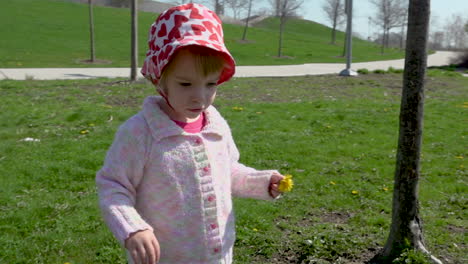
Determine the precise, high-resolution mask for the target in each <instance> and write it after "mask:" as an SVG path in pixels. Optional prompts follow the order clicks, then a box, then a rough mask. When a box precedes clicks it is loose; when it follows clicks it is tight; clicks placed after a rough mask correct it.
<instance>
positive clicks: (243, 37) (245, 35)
mask: <svg viewBox="0 0 468 264" xmlns="http://www.w3.org/2000/svg"><path fill="white" fill-rule="evenodd" d="M251 11H252V0H249V10H248V11H247V18H246V19H245V26H244V33H243V34H242V40H245V38H246V37H247V29H248V28H249V19H250V12H251Z"/></svg>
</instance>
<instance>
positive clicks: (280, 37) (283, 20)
mask: <svg viewBox="0 0 468 264" xmlns="http://www.w3.org/2000/svg"><path fill="white" fill-rule="evenodd" d="M285 20H286V18H285V17H284V16H281V17H280V32H279V42H278V57H279V58H281V56H283V52H282V49H283V30H284V23H285Z"/></svg>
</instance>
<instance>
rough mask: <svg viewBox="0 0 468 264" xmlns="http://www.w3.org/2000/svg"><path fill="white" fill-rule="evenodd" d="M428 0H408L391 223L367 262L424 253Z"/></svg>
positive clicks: (378, 261)
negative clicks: (422, 172)
mask: <svg viewBox="0 0 468 264" xmlns="http://www.w3.org/2000/svg"><path fill="white" fill-rule="evenodd" d="M429 13H430V0H410V5H409V16H408V32H407V40H406V58H405V69H404V75H403V91H402V95H401V104H400V122H399V126H400V129H399V139H398V150H397V157H396V169H395V181H394V190H393V209H392V224H391V227H390V233H389V236H388V239H387V242H386V244H385V247H384V248H383V250H382V251H381V252H379V253H378V254H377V255H376V256H375V257H374V258H373V259H372V260H371V261H370V263H392V260H394V259H395V258H397V257H399V256H400V255H401V254H402V253H403V252H404V251H405V250H408V249H410V250H416V251H419V252H422V253H424V254H427V255H428V256H430V257H431V260H432V261H433V262H434V263H442V262H441V261H440V260H438V259H437V258H435V257H433V256H431V255H430V253H429V251H428V250H427V249H426V247H425V244H424V239H423V232H422V222H421V219H420V217H419V209H420V207H419V178H420V162H419V161H420V155H421V141H422V132H423V128H422V121H423V112H424V81H425V75H426V66H427V40H428V28H429Z"/></svg>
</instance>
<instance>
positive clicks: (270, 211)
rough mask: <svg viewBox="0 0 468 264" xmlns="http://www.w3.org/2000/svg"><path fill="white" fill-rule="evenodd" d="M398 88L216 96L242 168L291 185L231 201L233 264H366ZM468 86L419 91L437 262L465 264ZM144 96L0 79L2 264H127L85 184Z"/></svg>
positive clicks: (435, 78) (365, 81)
mask: <svg viewBox="0 0 468 264" xmlns="http://www.w3.org/2000/svg"><path fill="white" fill-rule="evenodd" d="M401 78H402V77H401V75H399V74H385V75H377V74H370V75H361V76H360V77H359V78H341V77H336V76H313V77H312V76H307V77H295V78H245V79H234V80H233V81H231V82H229V83H227V84H226V85H224V86H222V87H220V89H219V95H218V99H217V101H216V106H217V107H218V108H219V110H220V111H221V113H222V114H223V115H224V117H225V118H226V119H227V120H228V122H229V123H230V125H231V127H232V131H233V134H234V137H235V139H236V142H237V145H238V147H239V149H240V152H241V161H242V162H243V163H245V164H247V165H250V166H253V167H256V168H259V169H266V168H277V169H279V170H280V171H281V172H282V173H290V174H292V175H293V176H294V178H295V184H296V186H295V189H294V190H293V192H291V193H290V194H288V195H285V196H284V197H283V199H281V200H279V201H277V202H275V203H269V202H264V201H256V200H250V199H235V210H236V215H237V232H238V240H237V242H236V247H235V263H246V264H247V263H301V261H303V263H363V262H364V261H365V260H366V259H368V258H369V257H371V256H372V255H373V254H375V253H376V251H377V250H378V249H379V248H380V247H381V246H382V245H383V244H384V242H385V239H386V237H387V234H388V230H389V225H390V213H391V197H392V191H393V188H392V187H393V185H392V179H393V172H394V161H395V151H396V144H397V123H398V112H399V99H400V87H401ZM467 86H468V79H467V78H461V77H446V76H444V74H443V72H437V71H433V72H431V73H430V77H428V81H427V90H426V97H427V99H426V108H425V110H426V111H425V121H424V127H425V130H424V142H423V159H422V179H421V186H420V199H421V213H422V218H423V220H424V228H425V230H424V232H425V237H426V243H427V245H428V248H429V249H430V250H432V251H433V253H434V254H435V255H436V256H438V257H440V258H441V259H442V260H443V261H444V262H445V263H460V264H461V263H466V261H467V259H466V251H467V228H468V222H467V219H468V218H467V210H466V209H467V200H466V194H467V190H468V188H467V182H466V180H467V178H466V176H467V170H466V166H467V164H466V158H467V154H468V153H467V149H468V146H467V143H466V142H467V139H466V137H468V133H467V132H468V131H467V127H466V121H467V119H466V117H467V107H468V102H467V100H468V92H467V90H466V87H467ZM153 92H154V89H153V88H152V87H151V86H149V85H148V84H146V83H137V84H129V83H127V82H125V81H116V80H109V79H99V80H83V81H11V80H7V81H0V93H1V94H2V103H1V104H0V138H1V140H0V186H2V191H1V192H0V234H1V235H0V263H65V262H69V263H124V262H125V257H124V255H123V252H122V250H121V249H120V247H119V245H118V244H117V242H116V240H115V239H114V238H113V236H112V235H111V233H110V231H109V230H108V229H107V227H105V225H104V223H103V221H102V220H101V217H100V213H99V210H98V207H97V196H96V188H95V185H94V176H95V172H96V171H97V170H98V169H99V168H100V167H101V165H102V162H103V159H104V155H105V152H106V150H107V148H108V147H109V145H110V143H111V142H112V140H113V135H114V133H115V131H116V129H117V127H118V126H119V125H120V124H121V123H122V122H123V121H124V120H126V119H127V118H128V117H130V116H131V115H133V114H134V113H136V112H137V111H138V109H139V108H140V105H141V103H142V101H143V98H144V97H145V96H147V95H150V94H152V93H153ZM25 138H33V139H37V140H40V141H37V142H31V141H25V140H24V139H25ZM307 261H309V262H307Z"/></svg>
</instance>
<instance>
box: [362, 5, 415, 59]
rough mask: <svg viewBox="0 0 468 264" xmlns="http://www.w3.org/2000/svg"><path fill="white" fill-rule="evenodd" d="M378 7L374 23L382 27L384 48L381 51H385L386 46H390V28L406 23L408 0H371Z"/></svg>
mask: <svg viewBox="0 0 468 264" xmlns="http://www.w3.org/2000/svg"><path fill="white" fill-rule="evenodd" d="M370 2H371V3H372V4H373V5H374V6H375V7H376V9H377V12H376V14H375V17H374V18H373V21H374V23H376V24H377V25H379V26H380V27H381V28H382V36H383V38H382V48H381V53H382V54H383V53H384V50H385V47H388V42H387V40H388V38H387V36H388V34H389V33H390V30H391V29H392V28H395V27H399V26H401V25H402V23H404V19H405V12H406V10H407V7H406V6H405V2H406V0H370Z"/></svg>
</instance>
